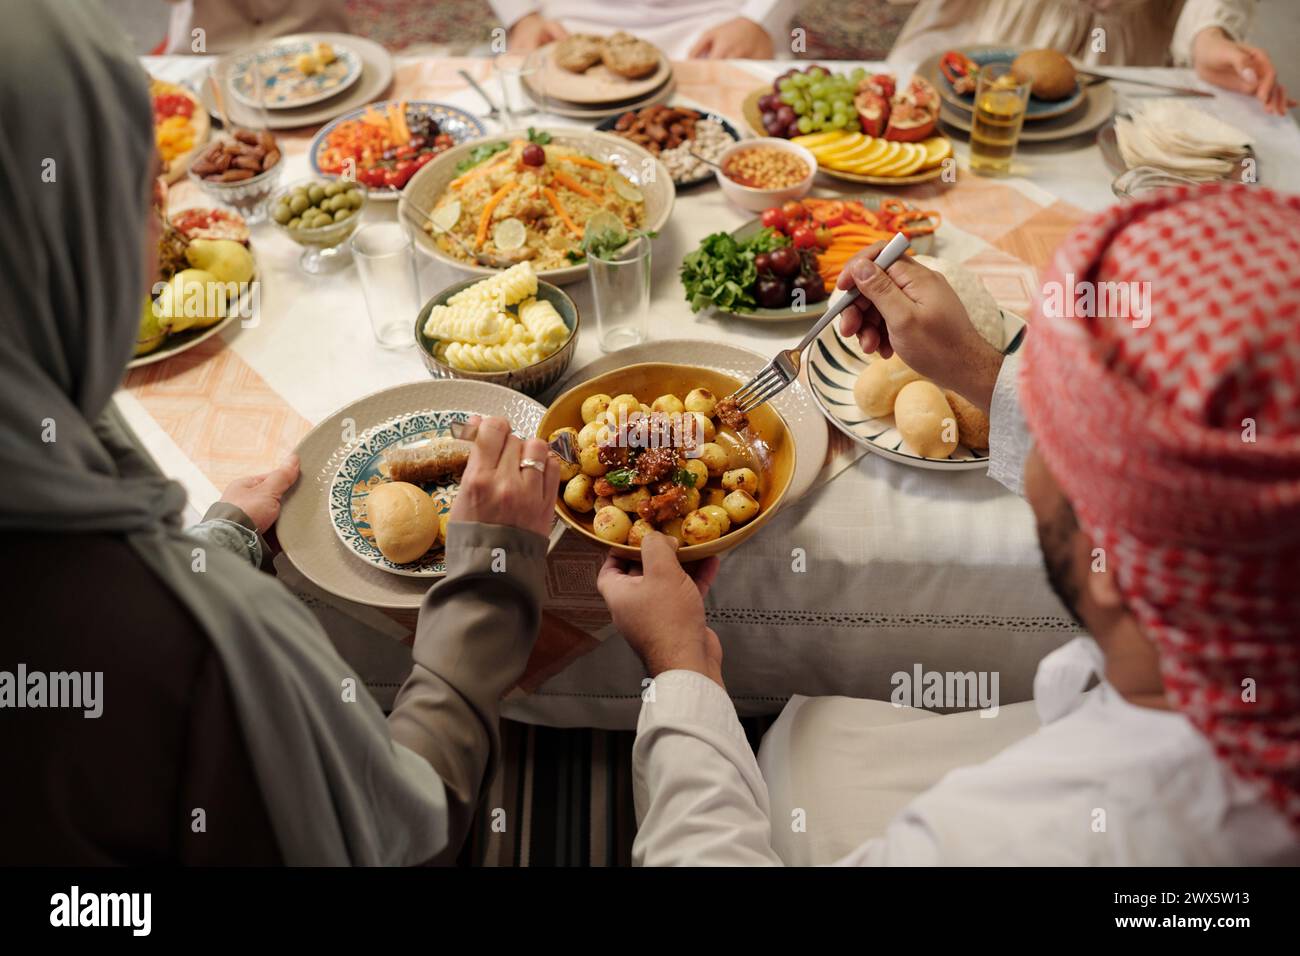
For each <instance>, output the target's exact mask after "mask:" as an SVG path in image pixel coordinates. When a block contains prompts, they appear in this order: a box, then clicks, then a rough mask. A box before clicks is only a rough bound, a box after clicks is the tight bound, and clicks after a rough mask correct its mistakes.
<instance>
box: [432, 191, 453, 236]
mask: <svg viewBox="0 0 1300 956" xmlns="http://www.w3.org/2000/svg"><path fill="white" fill-rule="evenodd" d="M429 221H430V222H431V223H433V228H435V229H437V230H438V231H439V232H451V230H452V229H454V228H455V226H456V223H458V222H460V200H459V199H453V200H452V201H451V202H449V203H447V205H445V206H439V207H438V208H437V209H435V210H434V211H433V215H431V216H430V217H429Z"/></svg>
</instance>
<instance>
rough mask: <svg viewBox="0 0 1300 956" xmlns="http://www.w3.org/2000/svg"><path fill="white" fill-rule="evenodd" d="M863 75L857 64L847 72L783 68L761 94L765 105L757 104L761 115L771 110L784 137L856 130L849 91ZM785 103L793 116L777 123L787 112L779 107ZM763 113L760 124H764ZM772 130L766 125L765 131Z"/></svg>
mask: <svg viewBox="0 0 1300 956" xmlns="http://www.w3.org/2000/svg"><path fill="white" fill-rule="evenodd" d="M866 75H867V71H866V70H864V69H862V68H861V67H858V68H857V69H855V70H853V72H851V73H832V72H831V71H829V70H827V69H826V68H825V67H824V66H810V67H807V68H805V69H804V70H798V69H792V70H787V71H786V72H785V73H782V74H781V75H780V76H779V77H777V78H776V81H775V82H774V83H773V84H772V87H773V92H772V93H770V94H768V96H765V97H764V100H766V101H768V102H767V103H766V104H764V103H760V104H759V106H760V109H763V111H764V114H766V113H768V112H771V113H773V114H774V117H773V118H774V119H775V120H777V122H774V123H772V124H771V126H777V125H780V126H782V127H783V129H782V132H784V133H785V134H786V135H787V136H795V135H798V134H800V133H803V134H807V133H816V132H820V131H822V130H836V129H842V130H850V131H857V130H860V129H861V128H862V127H861V124H860V123H859V122H858V114H857V110H856V109H854V107H853V94H854V91H855V90H856V89H857V85H858V83H859V82H860V81H861V80H862V79H863V78H864V77H866ZM780 106H786V107H788V108H789V111H792V112H793V114H794V119H793V120H792V121H789V122H781V120H785V119H786V118H787V117H788V116H789V112H786V111H783V110H781V109H780ZM766 119H767V117H766V115H765V116H764V121H765V122H764V125H765V126H768V125H769V124H767V122H766ZM768 131H769V132H771V131H772V130H771V129H770V128H769V130H768Z"/></svg>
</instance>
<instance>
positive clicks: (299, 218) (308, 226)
mask: <svg viewBox="0 0 1300 956" xmlns="http://www.w3.org/2000/svg"><path fill="white" fill-rule="evenodd" d="M366 199H367V194H366V187H365V186H363V185H361V184H360V183H358V182H354V181H352V180H348V179H329V178H325V177H320V176H313V177H311V178H309V179H300V180H298V181H297V182H293V183H290V184H289V185H288V186H286V187H285V188H284V189H283V190H281V191H280V193H279V194H277V195H276V196H275V198H274V199H272V200H271V212H270V217H271V221H272V222H273V223H275V224H276V226H277V227H278V228H279V229H280V230H282V231H283V232H284V234H285V235H287V236H288V237H289V238H290V239H292V240H293V241H294V242H296V243H298V245H300V246H302V247H303V252H302V256H301V258H299V260H298V264H299V265H300V266H301V267H302V270H303V271H304V272H307V273H311V274H313V275H315V274H316V273H319V272H327V271H330V270H331V269H332V268H334V267H336V266H338V265H341V264H342V261H343V260H346V259H347V258H348V253H347V247H346V246H345V245H344V242H345V240H346V239H347V238H348V237H349V236H350V235H352V233H353V232H355V231H356V228H357V226H358V225H359V224H360V223H361V211H362V210H363V209H365V206H366Z"/></svg>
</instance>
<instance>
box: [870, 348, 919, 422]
mask: <svg viewBox="0 0 1300 956" xmlns="http://www.w3.org/2000/svg"><path fill="white" fill-rule="evenodd" d="M920 378H921V376H920V375H918V374H917V373H916V372H914V371H912V370H911V369H910V368H908V367H907V363H905V362H904V361H903V360H902V359H901V358H899V357H898V355H897V354H894V355H891V356H890V357H889V358H887V359H882V358H877V359H875V360H874V361H872V362H868V363H867V367H866V368H864V369H863V370H862V374H861V375H859V376H858V380H857V381H856V382H854V383H853V401H854V402H856V403H857V406H858V408H860V409H862V411H863V412H864V413H865V414H867V415H869V416H871V417H872V418H884V417H885V416H886V415H892V414H893V413H894V399H896V398H897V397H898V393H899V392H900V391H902V389H903V386H904V385H906V384H908V383H909V382H916V381H919V380H920Z"/></svg>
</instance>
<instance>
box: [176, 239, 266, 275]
mask: <svg viewBox="0 0 1300 956" xmlns="http://www.w3.org/2000/svg"><path fill="white" fill-rule="evenodd" d="M185 258H186V259H187V260H188V261H189V264H190V265H192V266H193V267H194V268H196V269H204V270H206V271H207V272H211V273H212V274H213V275H214V276H216V277H217V278H218V279H220V280H221V281H222V282H247V281H248V280H249V279H251V278H253V254H252V253H251V252H249V251H248V250H247V249H246V248H244V244H243V243H242V242H235V240H233V239H193V240H191V241H190V245H189V248H187V249H186V250H185Z"/></svg>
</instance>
